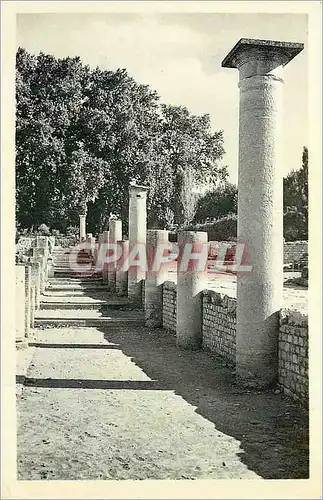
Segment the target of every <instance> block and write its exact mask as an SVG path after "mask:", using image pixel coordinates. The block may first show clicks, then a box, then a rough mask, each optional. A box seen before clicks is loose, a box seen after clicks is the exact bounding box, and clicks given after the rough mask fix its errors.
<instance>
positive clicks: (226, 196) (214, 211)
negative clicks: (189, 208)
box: [194, 181, 238, 223]
mask: <svg viewBox="0 0 323 500" xmlns="http://www.w3.org/2000/svg"><path fill="white" fill-rule="evenodd" d="M237 208H238V189H237V187H236V186H235V185H234V184H231V183H230V182H228V181H224V182H221V183H220V184H219V185H218V186H217V187H215V188H214V189H211V190H209V191H207V192H206V193H205V194H204V195H203V196H201V198H200V199H199V201H198V205H197V210H196V214H195V219H194V220H195V222H200V223H204V222H205V221H206V220H207V219H218V218H220V217H223V216H225V215H227V214H230V213H233V214H236V213H237Z"/></svg>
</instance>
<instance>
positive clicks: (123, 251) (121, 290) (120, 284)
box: [116, 240, 129, 296]
mask: <svg viewBox="0 0 323 500" xmlns="http://www.w3.org/2000/svg"><path fill="white" fill-rule="evenodd" d="M117 245H118V246H119V247H120V255H121V257H120V258H119V259H118V261H117V269H116V293H117V295H119V296H126V295H127V294H128V271H127V270H126V269H124V268H123V264H124V262H125V261H126V260H127V258H128V255H129V240H120V241H118V242H117Z"/></svg>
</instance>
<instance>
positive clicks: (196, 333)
mask: <svg viewBox="0 0 323 500" xmlns="http://www.w3.org/2000/svg"><path fill="white" fill-rule="evenodd" d="M189 254H197V256H198V255H199V256H200V260H197V259H189V260H188V259H187V257H188V256H189ZM207 254H208V248H207V233H204V232H194V231H181V232H179V234H178V259H177V325H176V344H177V346H178V347H179V348H182V349H199V348H200V347H201V345H202V291H203V290H204V289H205V288H206V284H207ZM185 261H186V262H187V263H188V265H186V264H185Z"/></svg>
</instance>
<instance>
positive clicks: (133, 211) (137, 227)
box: [128, 186, 148, 303]
mask: <svg viewBox="0 0 323 500" xmlns="http://www.w3.org/2000/svg"><path fill="white" fill-rule="evenodd" d="M147 189H148V188H147V187H145V186H130V189H129V254H130V257H131V256H133V255H134V252H136V249H137V248H139V247H138V245H140V246H141V247H142V248H143V249H144V251H146V249H145V245H146V231H147V209H146V198H147ZM144 279H145V271H144V270H143V269H141V268H140V266H130V267H129V270H128V296H129V298H132V299H133V300H135V301H137V302H139V303H141V301H142V281H144Z"/></svg>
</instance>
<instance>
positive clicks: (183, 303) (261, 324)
mask: <svg viewBox="0 0 323 500" xmlns="http://www.w3.org/2000/svg"><path fill="white" fill-rule="evenodd" d="M302 49H303V44H300V43H289V42H276V41H270V40H253V39H241V40H240V41H239V42H238V43H237V44H236V45H235V46H234V47H233V49H232V50H231V51H230V52H229V54H228V55H227V57H226V58H225V59H224V60H223V62H222V66H223V67H226V68H237V69H238V70H239V89H240V110H239V175H238V242H239V243H242V244H243V245H244V248H245V252H244V258H245V262H246V263H247V264H248V265H249V266H251V271H250V272H249V273H248V274H246V273H238V274H237V328H236V373H237V376H238V377H239V378H240V379H241V380H242V381H243V382H244V383H246V384H247V385H248V384H255V385H257V386H260V387H265V386H267V385H269V384H270V383H272V382H273V381H274V379H275V376H276V368H277V367H276V363H277V345H278V336H277V335H278V334H277V332H278V311H279V309H280V308H281V306H282V291H283V276H282V272H283V231H282V220H283V219H282V213H283V208H282V198H283V197H282V171H283V170H282V147H281V145H282V108H283V107H282V87H283V83H284V80H283V78H282V72H283V67H284V66H285V65H286V64H287V63H288V62H289V61H290V60H291V59H293V58H294V57H295V56H296V55H297V54H298V53H299V52H301V50H302ZM146 192H147V188H146V187H145V186H132V187H131V189H130V202H129V251H130V252H131V250H132V247H133V245H134V244H137V243H143V244H145V243H146V234H147V235H148V236H147V243H148V247H152V248H156V247H157V246H158V245H159V244H160V243H161V242H165V241H166V238H167V236H166V232H165V231H157V230H156V231H148V232H146ZM81 217H83V216H81ZM83 224H84V222H83V219H82V225H81V218H80V234H81V233H82V231H83V227H84V226H83ZM111 227H112V226H111ZM110 231H111V229H110ZM82 234H83V233H82ZM119 236H120V234H119ZM113 238H114V239H115V236H113ZM111 241H112V240H111ZM206 242H207V235H206V233H201V232H189V231H186V232H181V233H180V234H179V236H178V246H179V260H180V258H181V252H182V249H183V248H184V247H185V245H186V244H187V243H189V244H191V245H192V246H193V247H198V246H200V245H203V244H205V243H206ZM178 268H179V266H178ZM111 272H112V273H113V270H112V271H111ZM111 276H112V274H111ZM143 279H145V275H144V272H143V271H141V270H140V268H138V267H133V268H132V269H131V270H130V271H129V275H128V296H129V297H130V298H132V299H138V298H139V297H140V295H141V286H140V283H141V281H142V280H143ZM165 279H166V276H165V275H164V274H163V272H162V271H161V272H160V273H156V272H153V273H149V272H148V274H147V277H146V285H145V309H146V312H145V315H146V322H147V325H149V326H161V322H162V316H161V315H162V283H163V282H164V281H165ZM205 287H206V275H205V274H203V273H201V272H200V271H197V270H196V269H195V268H194V265H193V266H192V267H191V269H190V272H189V273H181V272H179V271H178V276H177V344H178V346H179V347H182V348H192V349H194V348H198V347H199V346H200V343H201V314H202V306H201V298H200V292H201V291H202V290H203V288H205Z"/></svg>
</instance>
